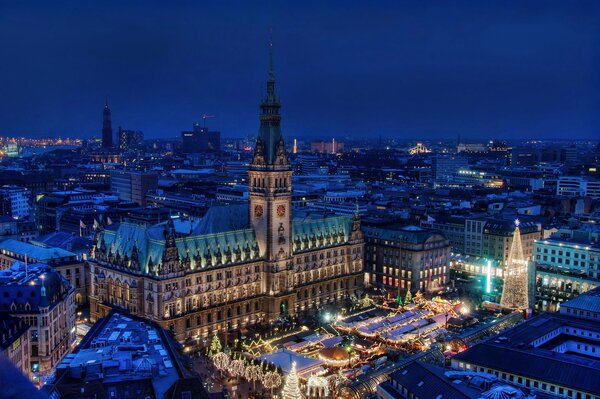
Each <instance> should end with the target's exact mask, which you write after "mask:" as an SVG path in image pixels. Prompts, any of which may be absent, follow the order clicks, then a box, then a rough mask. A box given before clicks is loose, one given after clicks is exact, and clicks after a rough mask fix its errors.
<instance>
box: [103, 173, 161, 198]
mask: <svg viewBox="0 0 600 399" xmlns="http://www.w3.org/2000/svg"><path fill="white" fill-rule="evenodd" d="M157 187H158V174H156V173H151V172H138V171H128V170H113V171H111V174H110V188H111V190H112V192H113V193H114V194H115V195H117V196H118V197H119V199H121V200H123V201H128V202H133V203H136V204H138V205H141V206H146V194H147V193H148V191H150V190H156V188H157Z"/></svg>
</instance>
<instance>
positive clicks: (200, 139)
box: [181, 123, 221, 154]
mask: <svg viewBox="0 0 600 399" xmlns="http://www.w3.org/2000/svg"><path fill="white" fill-rule="evenodd" d="M181 141H182V146H181V150H182V152H183V153H184V154H190V153H195V152H198V153H205V154H218V153H219V152H221V132H211V131H209V130H208V128H207V127H206V126H204V127H202V126H200V125H199V124H198V123H194V126H193V130H191V131H184V132H181Z"/></svg>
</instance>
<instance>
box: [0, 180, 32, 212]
mask: <svg viewBox="0 0 600 399" xmlns="http://www.w3.org/2000/svg"><path fill="white" fill-rule="evenodd" d="M29 198H30V192H29V190H28V189H27V188H25V187H21V186H9V185H5V186H2V187H0V203H2V204H4V206H3V207H2V208H3V209H2V215H7V216H10V217H12V218H14V219H23V218H26V217H28V216H29V214H30V211H31V206H30V204H29Z"/></svg>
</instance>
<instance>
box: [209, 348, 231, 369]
mask: <svg viewBox="0 0 600 399" xmlns="http://www.w3.org/2000/svg"><path fill="white" fill-rule="evenodd" d="M212 361H213V363H214V365H215V367H216V368H217V370H219V371H221V373H223V371H225V370H227V368H228V367H229V364H230V363H231V358H230V357H229V355H228V354H226V353H223V352H219V353H217V354H215V355H214V356H213V357H212Z"/></svg>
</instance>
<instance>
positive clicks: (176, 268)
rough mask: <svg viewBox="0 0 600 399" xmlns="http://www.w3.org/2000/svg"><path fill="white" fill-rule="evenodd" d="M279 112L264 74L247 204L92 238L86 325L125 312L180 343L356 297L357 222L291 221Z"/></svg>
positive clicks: (118, 228)
mask: <svg viewBox="0 0 600 399" xmlns="http://www.w3.org/2000/svg"><path fill="white" fill-rule="evenodd" d="M279 109H280V103H279V101H278V99H277V97H276V96H275V79H274V76H273V70H272V68H270V69H269V77H268V80H267V95H266V97H265V98H264V100H263V102H262V104H261V115H260V129H259V133H258V138H257V140H256V146H255V151H254V157H253V160H252V162H251V164H250V167H249V171H248V181H249V190H248V192H249V195H248V196H249V201H248V204H240V205H229V206H221V207H213V208H211V209H210V210H209V211H208V213H207V214H206V215H205V216H204V217H203V218H202V219H200V220H197V221H189V220H187V221H185V220H173V219H169V220H168V221H167V222H164V223H159V224H155V225H144V224H135V223H121V224H119V225H116V224H115V225H112V226H107V228H106V229H105V230H100V231H99V232H98V234H97V238H96V243H95V246H94V249H93V251H92V260H91V262H90V264H91V275H92V289H91V293H90V310H91V319H92V321H94V320H97V319H98V318H100V317H103V316H105V315H106V314H107V313H108V312H109V311H110V309H111V308H112V307H117V308H123V309H127V310H128V311H130V312H131V313H133V314H135V315H139V316H143V317H145V318H148V319H150V320H153V321H156V322H157V323H159V324H160V325H161V326H162V327H164V328H166V329H169V330H171V331H173V332H174V334H175V337H176V338H177V339H178V340H180V341H185V340H187V339H189V340H192V339H194V338H198V339H199V338H200V337H207V336H208V335H213V334H218V333H223V332H228V331H231V330H235V329H241V328H243V327H244V326H247V325H251V324H257V323H274V322H275V321H276V320H277V319H279V318H280V317H287V316H294V315H297V314H301V313H306V314H307V313H310V312H314V311H316V309H318V308H320V307H321V306H325V305H328V304H331V305H333V304H336V303H337V304H340V305H341V304H342V303H343V302H344V301H346V300H350V299H352V297H356V296H357V295H359V293H358V290H359V288H360V287H361V285H362V282H363V265H362V262H363V237H362V232H361V229H360V221H359V217H358V215H354V216H337V217H322V216H320V217H315V216H313V217H308V218H303V219H296V220H294V219H293V218H292V209H291V204H292V197H291V193H292V186H291V185H292V178H291V177H292V176H291V175H292V169H291V165H290V163H289V161H288V157H287V154H286V151H285V145H284V141H283V135H282V133H281V128H280V120H281V116H280V114H279Z"/></svg>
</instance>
